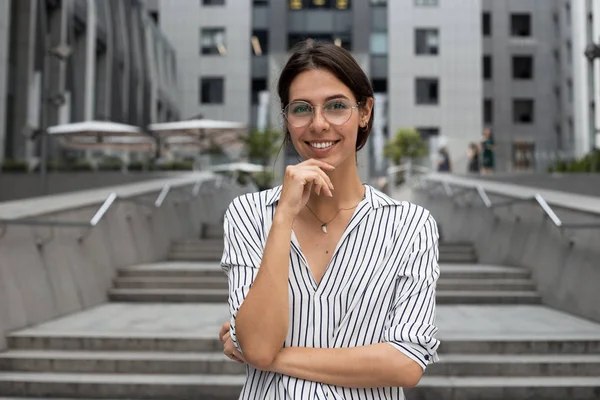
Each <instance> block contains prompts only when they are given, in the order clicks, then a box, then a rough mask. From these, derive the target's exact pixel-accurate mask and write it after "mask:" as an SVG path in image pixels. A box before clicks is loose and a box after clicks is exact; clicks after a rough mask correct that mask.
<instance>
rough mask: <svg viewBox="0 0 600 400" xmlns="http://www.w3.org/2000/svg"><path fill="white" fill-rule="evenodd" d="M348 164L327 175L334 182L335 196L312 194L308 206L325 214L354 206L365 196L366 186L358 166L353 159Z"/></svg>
mask: <svg viewBox="0 0 600 400" xmlns="http://www.w3.org/2000/svg"><path fill="white" fill-rule="evenodd" d="M349 161H351V162H350V163H347V165H340V166H338V167H337V168H336V169H335V170H334V171H331V172H328V173H327V175H328V176H329V178H330V179H331V183H332V184H333V187H334V190H333V197H329V196H326V195H320V196H317V195H316V194H314V193H313V194H311V196H310V199H309V200H308V206H309V207H310V208H311V210H313V211H314V212H318V213H321V215H323V214H325V215H326V214H328V213H334V212H337V210H339V209H341V208H348V207H354V206H355V205H357V204H358V203H359V202H360V201H361V200H362V198H363V196H364V194H365V188H364V186H363V184H362V182H361V181H360V177H359V176H358V167H357V166H356V162H355V161H354V160H353V159H352V160H349Z"/></svg>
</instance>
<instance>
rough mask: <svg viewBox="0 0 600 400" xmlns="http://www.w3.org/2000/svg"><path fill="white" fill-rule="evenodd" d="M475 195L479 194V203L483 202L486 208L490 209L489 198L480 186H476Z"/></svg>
mask: <svg viewBox="0 0 600 400" xmlns="http://www.w3.org/2000/svg"><path fill="white" fill-rule="evenodd" d="M477 193H478V194H479V198H480V199H481V201H483V204H484V205H485V206H486V207H487V208H490V207H491V206H492V202H491V201H490V198H489V197H488V195H487V193H486V192H485V189H483V187H482V186H481V185H477Z"/></svg>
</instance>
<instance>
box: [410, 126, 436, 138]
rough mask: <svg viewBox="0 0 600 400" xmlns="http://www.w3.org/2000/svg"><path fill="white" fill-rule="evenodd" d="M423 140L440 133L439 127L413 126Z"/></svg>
mask: <svg viewBox="0 0 600 400" xmlns="http://www.w3.org/2000/svg"><path fill="white" fill-rule="evenodd" d="M415 129H416V130H417V132H419V134H420V135H421V138H422V139H423V140H425V141H429V139H430V138H431V137H434V136H439V135H440V128H436V127H417V128H415Z"/></svg>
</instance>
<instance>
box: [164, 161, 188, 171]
mask: <svg viewBox="0 0 600 400" xmlns="http://www.w3.org/2000/svg"><path fill="white" fill-rule="evenodd" d="M193 167H194V162H193V161H189V160H188V161H177V160H174V161H170V162H166V163H163V164H160V165H158V169H159V170H161V171H191V170H192V169H193Z"/></svg>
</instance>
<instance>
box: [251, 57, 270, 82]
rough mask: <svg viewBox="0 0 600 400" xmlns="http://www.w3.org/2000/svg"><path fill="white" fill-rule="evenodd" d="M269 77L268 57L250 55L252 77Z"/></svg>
mask: <svg viewBox="0 0 600 400" xmlns="http://www.w3.org/2000/svg"><path fill="white" fill-rule="evenodd" d="M268 77H269V58H268V57H267V56H262V57H257V56H253V57H252V78H265V79H266V78H268Z"/></svg>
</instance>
